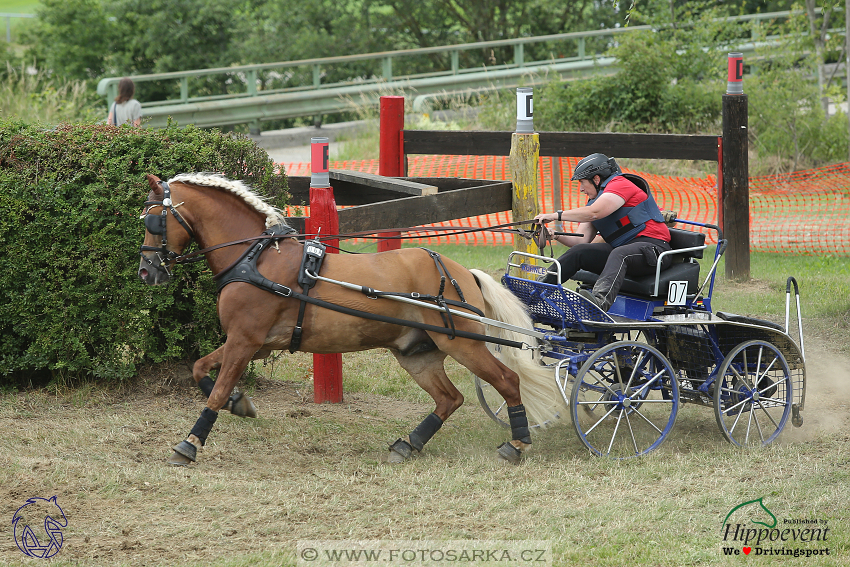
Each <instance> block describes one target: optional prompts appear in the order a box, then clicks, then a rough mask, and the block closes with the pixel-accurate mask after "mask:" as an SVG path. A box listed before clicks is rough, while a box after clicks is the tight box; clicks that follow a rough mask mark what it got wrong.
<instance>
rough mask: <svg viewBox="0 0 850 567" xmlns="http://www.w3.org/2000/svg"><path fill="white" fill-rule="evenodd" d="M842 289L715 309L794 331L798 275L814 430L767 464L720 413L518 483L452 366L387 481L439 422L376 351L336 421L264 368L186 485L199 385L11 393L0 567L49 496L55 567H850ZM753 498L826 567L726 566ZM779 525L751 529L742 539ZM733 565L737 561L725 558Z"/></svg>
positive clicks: (181, 372) (759, 560)
mask: <svg viewBox="0 0 850 567" xmlns="http://www.w3.org/2000/svg"><path fill="white" fill-rule="evenodd" d="M440 251H441V252H443V253H445V254H447V255H449V256H452V257H455V258H457V259H458V260H460V261H461V262H462V263H464V264H465V265H467V266H470V267H473V266H474V267H481V268H483V269H486V270H488V271H490V272H493V273H496V272H497V271H498V270H499V269H500V266H501V264H502V263H503V262H504V258H505V255H504V251H503V250H498V249H487V248H462V247H440ZM847 269H848V263H847V261H846V259H843V260H832V261H830V262H821V263H818V262H817V261H816V260H815V259H809V258H783V257H770V256H768V255H764V256H760V255H754V257H753V275H754V277H755V278H756V279H755V280H754V281H753V282H750V283H747V284H731V283H730V282H727V281H725V280H724V279H723V278H720V279H719V281H718V289H717V293H716V297H715V307H716V308H719V309H723V310H726V311H732V312H738V313H741V314H751V315H759V316H762V317H764V318H770V319H775V320H782V319H783V318H784V288H785V283H784V282H785V277H786V275H788V274H789V273H791V274H793V275H795V276H797V279H798V280H799V281H800V284H801V290H802V292H803V295H802V298H803V305H804V308H803V310H804V315H806V318H805V321H806V322H805V324H804V325H805V326H806V337H807V339H808V343H807V349H806V352H807V368H808V394H807V404H806V408H805V411H804V412H803V417H804V418H805V424H804V426H803V427H802V428H800V429H794V428H791V427H790V426H789V427H788V428H787V429H786V431H785V433H784V434H783V436H782V437H781V438H780V441H779V442H777V443H775V444H774V445H772V446H770V447H767V448H763V449H758V450H744V451H742V450H740V449H736V448H735V447H733V446H732V445H730V444H729V443H727V442H726V441H724V440H723V437H722V435H721V434H720V432H719V431H718V428H717V425H716V423H715V419H714V415H713V411H712V410H711V409H710V408H704V407H697V406H685V407H684V408H683V409H682V410H680V412H679V417H678V421H677V424H676V427H675V428H674V430H673V432H672V433H671V434H670V436H669V437H668V439H667V441H666V442H665V444H664V445H662V446H661V447H660V448H659V449H658V450H656V451H655V452H653V453H651V454H649V455H647V456H645V457H642V458H640V459H633V460H629V461H617V462H611V461H607V460H604V459H599V458H595V457H591V456H590V455H588V453H587V451H586V450H585V449H584V448H583V445H582V444H581V443H580V442H579V441H578V439H577V438H576V435H575V433H574V432H573V430H572V427H571V426H570V425H569V423H567V424H563V425H557V426H555V427H553V428H551V429H549V430H547V431H544V432H541V433H537V434H535V435H534V446H533V449H532V451H531V452H530V454H529V456H528V458H527V459H526V460H525V461H524V462H523V463H522V464H521V465H519V466H506V465H503V464H501V463H499V462H497V461H496V459H495V458H494V455H495V447H496V445H498V444H499V443H501V442H502V441H505V440H507V439H508V432H507V431H506V430H504V429H501V428H499V427H498V426H497V425H496V424H494V423H493V422H491V421H490V420H489V419H488V418H487V417H486V416H485V415H484V413H483V411H482V410H481V409H480V407H478V405H477V403H476V399H475V393H474V388H473V386H472V381H471V379H470V376H469V374H468V372H467V371H466V370H465V369H463V368H462V367H460V366H458V365H457V364H454V363H451V362H450V363H449V364H448V365H447V368H448V371H449V375H450V377H451V378H452V379H453V380H454V381H455V383H456V384H457V385H458V387H459V388H460V389H461V391H462V392H463V394H464V395H465V397H466V400H467V403H466V404H465V405H464V406H463V407H462V408H461V409H460V410H458V412H456V413H455V415H453V416H452V418H451V419H450V420H448V421H447V423H446V424H445V425H444V426H443V428H442V429H441V430H440V431H439V432H438V433H437V435H436V436H435V437H434V439H433V440H432V441H431V442H430V443H429V444H428V446H427V448H426V450H425V452H424V453H423V454H422V455H421V456H420V457H419V458H417V459H415V460H414V461H412V462H409V463H406V464H403V465H390V464H387V463H386V462H385V458H386V444H387V443H388V442H392V441H393V440H394V439H396V438H397V437H399V436H400V435H402V434H404V433H407V432H408V431H409V430H410V429H411V428H412V427H413V426H414V425H415V424H416V423H418V421H419V420H420V419H421V418H422V417H423V416H424V415H426V414H427V413H429V412H430V411H431V410H432V405H431V402H430V399H429V398H428V396H427V395H426V394H425V393H424V392H422V391H421V390H419V389H418V388H417V387H416V386H415V385H414V384H413V383H412V381H411V380H410V379H409V378H407V377H406V375H405V374H404V373H403V372H402V371H401V369H400V368H399V367H398V366H397V365H396V364H395V362H394V360H393V359H392V357H391V356H390V355H389V354H388V353H387V352H385V351H370V352H367V353H360V354H350V355H345V356H344V357H343V360H344V376H345V392H346V394H345V402H344V403H343V404H339V405H327V404H326V405H318V406H317V405H315V404H313V403H312V382H311V376H312V357H311V356H310V355H306V354H303V353H296V354H294V355H288V354H287V355H286V356H281V357H278V358H274V359H269V360H268V361H266V363H265V364H263V363H258V364H255V366H254V369H253V370H254V373H255V375H256V377H254V378H251V379H249V380H248V381H247V383H246V384H245V387H246V389H247V390H248V391H249V393H250V394H251V395H252V396H253V397H254V399H255V401H256V404H257V407H258V409H259V412H260V417H259V418H257V419H254V420H244V419H239V418H235V417H232V416H231V415H230V414H227V413H222V415H221V417H220V418H219V420H218V422H217V423H216V426H215V429H214V430H213V433H212V435H211V436H210V440H209V442H208V443H207V446H206V447H205V448H204V449H203V450H202V451H201V452H200V456H199V463H198V464H196V465H193V466H191V467H188V468H170V467H168V466H166V465H165V463H164V460H165V458H166V457H167V456H168V455H169V454H170V449H169V448H170V447H171V446H172V445H173V444H174V443H176V442H177V441H178V440H180V439H181V438H183V437H184V436H185V434H186V432H187V431H188V429H189V428H190V427H191V425H192V424H193V423H194V420H195V419H196V417H197V415H198V412H199V411H200V409H201V408H202V407H203V401H202V396H201V394H200V392H199V391H198V390H197V389H196V388H195V387H193V386H192V385H190V383H189V375H190V371H189V366H188V365H184V364H177V363H174V364H171V365H166V366H160V367H157V368H146V369H144V371H143V372H142V373H141V375H140V376H139V377H138V378H137V379H135V380H133V381H131V382H130V383H127V384H123V385H121V386H120V387H106V386H103V385H98V384H86V385H82V386H80V387H77V388H73V389H71V388H63V387H53V388H46V389H41V390H37V391H26V392H16V393H7V394H5V395H3V396H2V399H0V431H2V432H3V435H2V438H0V502H2V503H3V510H2V512H0V514H2V516H3V517H5V518H6V519H7V523H6V526H7V528H6V529H5V530H4V531H3V533H4V534H5V535H3V536H0V564H2V565H31V564H33V561H37V560H32V559H26V558H25V557H24V555H23V554H22V553H21V551H19V549H18V548H17V547H16V545H15V540H14V537H13V531H12V527H11V526H10V523H9V522H8V521H9V520H10V519H11V518H12V516H13V514H14V513H15V511H16V510H17V509H18V507H20V506H22V505H23V504H24V503H25V502H26V501H27V499H28V498H32V497H42V498H49V497H51V496H54V495H55V496H57V503H58V504H59V505H60V506H61V507H62V509H63V511H64V512H65V515H66V517H67V527H66V528H65V529H64V530H63V537H64V545H63V547H62V549H61V551H59V553H58V554H57V555H56V557H54V559H53V560H51V564H52V565H62V566H64V565H68V566H70V565H85V566H88V565H127V566H130V565H132V566H136V565H190V566H202V565H203V566H210V565H212V566H223V567H224V566H242V565H252V566H253V565H259V566H261V567H265V566H269V567H271V566H278V565H295V564H296V563H298V564H300V565H309V564H316V563H310V562H305V561H300V562H299V559H298V556H297V555H296V549H297V548H298V544H299V542H304V541H306V540H323V541H326V542H328V543H325V544H323V545H324V546H325V548H327V549H330V548H333V547H334V546H336V547H344V546H345V545H346V542H347V540H353V539H358V540H360V539H363V540H376V539H378V540H387V541H390V542H392V541H405V540H424V539H429V540H435V541H436V543H435V544H434V545H436V546H437V547H439V546H440V545H442V546H443V548H445V547H446V546H450V545H452V544H451V542H453V541H456V540H475V539H486V540H510V541H511V542H513V543H512V544H511V545H522V541H524V540H534V541H537V542H539V541H544V542H547V545H550V546H551V555H550V556H549V558H550V559H551V560H550V561H549V562H548V563H535V564H537V565H544V564H549V565H588V564H590V565H602V566H609V565H612V566H613V565H647V566H650V565H651V566H678V565H740V564H741V562H742V561H746V562H749V563H754V564H758V565H761V564H767V563H771V564H774V563H776V562H780V564H783V565H846V564H847V560H848V552H850V518H848V513H847V511H848V510H850V482H848V481H850V474H848V465H850V455H848V451H847V447H848V440H850V434H848V432H847V431H848V429H847V426H848V421H850V419H848V409H849V408H848V403H847V401H846V398H844V397H843V394H844V393H846V391H847V388H848V386H850V356H848V354H847V352H846V348H847V340H846V331H847V328H846V326H847V324H846V318H847V315H848V311H850V293H848V290H850V276H849V275H848V271H847ZM721 273H722V272H721ZM833 334H834V335H835V339H834V340H833V339H830V338H829V337H831V336H832V335H833ZM758 498H762V502H763V504H764V506H765V507H766V509H768V510H769V511H770V512H771V513H772V514H773V515H774V516H775V517H776V519H777V521H778V523H779V524H778V526H777V527H779V528H783V527H784V526H786V525H788V524H785V523H784V522H785V521H786V520H800V519H816V520H818V521H822V522H825V524H823V525H825V526H828V527H829V528H830V531H829V532H828V539H827V541H825V542H824V541H821V542H797V543H794V544H793V545H792V543H790V542H789V543H784V544H782V543H777V542H773V543H772V544H771V545H770V546H768V547H771V548H779V547H785V548H788V549H803V550H813V549H827V548H828V549H829V555H824V556H818V557H809V558H805V557H803V558H796V559H795V558H793V557H791V558H789V557H779V558H777V557H765V556H756V555H755V553H756V552H757V551H752V550H751V555H750V556H748V557H743V556H741V555H740V553H742V552H743V550H744V548H745V547H753V548H755V546H754V545H753V542H749V543H748V544H747V545H745V544H744V543H742V542H731V543H729V542H727V544H726V545H725V546H724V545H723V539H722V533H721V524H722V522H723V521H724V518H725V517H726V516H727V514H729V513H730V511H732V510H733V509H734V508H735V507H736V506H738V505H739V504H742V503H745V502H748V501H752V500H755V499H758ZM769 519H770V518H769V516H767V514H765V513H763V512H762V513H752V514H751V515H744V514H743V513H739V515H737V516H733V519H732V520H730V522H733V521H734V522H740V523H746V524H749V522H750V521H751V520H759V521H763V520H769ZM766 523H767V522H766ZM792 526H793V525H792ZM441 542H442V543H441ZM502 545H507V544H502ZM724 547H727V548H729V549H730V550H732V552H733V553H734V551H735V550H738V552H739V555H737V556H734V555H733V556H726V555H724V552H723V548H724ZM760 547H761V548H764V547H765V546H760ZM325 548H322V549H320V551H321V550H325V551H327V550H326V549H325ZM332 564H337V565H347V564H349V563H339V562H337V563H332ZM381 564H388V563H381ZM389 564H403V565H418V564H421V563H420V562H409V561H397V562H396V563H389ZM516 564H522V563H516Z"/></svg>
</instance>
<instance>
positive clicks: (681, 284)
mask: <svg viewBox="0 0 850 567" xmlns="http://www.w3.org/2000/svg"><path fill="white" fill-rule="evenodd" d="M687 297H688V282H687V281H674V282H670V287H668V288H667V305H684V304H685V300H686V299H687Z"/></svg>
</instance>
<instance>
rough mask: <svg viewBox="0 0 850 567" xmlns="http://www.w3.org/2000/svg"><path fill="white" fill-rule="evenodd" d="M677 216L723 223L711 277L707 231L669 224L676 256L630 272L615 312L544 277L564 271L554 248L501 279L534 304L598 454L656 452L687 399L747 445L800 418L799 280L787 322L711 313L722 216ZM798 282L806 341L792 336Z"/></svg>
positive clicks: (503, 419) (587, 278)
mask: <svg viewBox="0 0 850 567" xmlns="http://www.w3.org/2000/svg"><path fill="white" fill-rule="evenodd" d="M675 222H676V223H677V224H679V225H680V226H681V225H691V226H697V227H703V228H705V229H708V230H714V231H716V232H717V236H718V245H717V247H716V249H715V255H714V262H713V264H712V265H711V268H710V269H709V271H708V273H707V274H705V277H704V279H703V280H702V283H700V264H699V263H698V262H697V260H698V259H699V258H702V257H703V252H704V251H705V250H706V249H707V248H708V246H707V245H706V244H705V236H706V235H705V234H704V233H702V232H696V231H692V230H684V229H680V228H671V229H670V233H671V237H672V240H671V247H672V250H671V251H669V252H665V253H664V254H670V255H672V256H673V260H674V263H673V265H672V266H671V267H670V268H668V269H667V270H664V271H660V272H656V274H655V275H654V276H646V277H643V278H640V279H629V278H627V279H626V281H625V283H624V285H623V287H622V289H621V290H620V294H619V295H618V296H617V299H616V301H615V303H614V304H613V305H612V306H611V308H610V309H609V310H608V312H607V313H606V312H604V311H602V310H601V309H600V308H599V307H597V306H596V305H595V304H594V303H592V302H590V301H588V300H587V299H585V298H584V297H582V296H581V295H579V294H578V293H577V292H575V291H572V290H571V289H568V288H567V287H565V285H566V282H565V284H564V285H557V284H547V283H543V282H540V281H536V280H537V279H538V278H539V277H540V276H541V275H543V274H545V272H546V270H547V265H548V264H551V265H552V267H551V269H553V270H555V269H558V270H559V269H560V266H559V265H558V264H557V262H554V260H553V259H552V258H548V257H545V256H538V255H534V254H527V253H524V252H513V253H511V255H510V257H509V259H508V263H507V269H506V271H505V275H504V277H503V278H502V282H503V283H504V285H505V286H507V287H508V289H510V290H511V291H512V292H513V294H514V295H516V296H517V297H518V298H519V299H520V300H521V301H522V302H523V303H524V304H525V305H526V306H527V308H528V311H529V313H530V314H531V317H532V320H533V321H534V330H535V331H536V336H537V337H538V340H540V341H541V343H542V345H543V346H542V348H541V354H542V355H543V358H542V360H541V364H546V365H547V366H549V367H551V369H552V379H553V380H555V381H556V382H557V385H558V389H559V390H560V392H561V395H562V396H563V399H564V402H565V404H566V405H567V407H568V408H569V413H570V417H571V420H572V423H573V425H574V427H575V431H576V433H577V434H578V436H579V438H580V439H581V441H582V442H583V443H584V444H585V445H586V446H587V447H588V448H589V449H590V451H591V452H593V453H594V454H596V455H600V456H606V457H612V458H627V457H634V456H638V455H642V454H645V453H648V452H649V451H652V450H653V449H655V448H656V447H658V446H659V445H660V444H661V443H662V442H663V441H664V439H665V438H666V437H667V436H668V434H669V433H670V431H671V430H672V429H673V425H674V424H675V422H676V416H677V415H678V412H679V408H680V404H683V403H694V404H699V405H703V406H709V407H712V408H713V409H714V415H715V418H716V420H717V425H718V426H719V427H720V431H721V432H722V434H723V435H724V437H725V438H726V439H727V440H729V441H730V442H731V443H734V444H735V445H739V446H751V445H767V444H769V443H771V442H772V441H774V440H775V439H776V438H777V437H778V436H779V434H780V433H781V432H782V431H783V429H784V428H785V426H786V424H787V423H788V421H789V420H790V421H791V422H792V423H793V424H794V425H795V426H797V427H799V426H801V425H802V417H801V416H800V411H801V410H802V409H803V404H804V401H805V394H806V381H805V364H804V349H803V335H802V319H801V316H800V301H799V289H798V287H797V282H796V281H795V280H794V278H788V283H787V289H786V305H785V326H784V327H782V326H781V325H778V324H775V323H772V322H769V321H763V320H759V319H754V318H751V317H744V316H739V315H734V314H731V313H723V312H720V311H718V312H714V311H713V310H712V305H711V296H712V292H713V288H714V277H715V274H716V269H717V266H718V262H719V260H720V257H721V256H722V254H723V251H724V250H725V248H726V241H724V240H723V239H722V234H721V233H720V230H719V229H718V228H717V227H715V226H712V225H708V224H702V223H697V222H690V221H686V220H681V219H676V221H675ZM660 264H661V263H660V262H659V266H660ZM559 276H560V274H559ZM596 277H597V276H596V275H595V274H592V273H589V272H584V271H581V272H579V273H577V274H576V275H575V276H574V278H573V279H574V280H575V281H574V282H570V283H571V284H577V286H578V287H579V288H581V287H582V286H592V285H593V283H594V282H595V281H596ZM558 281H560V277H559V278H558ZM792 285H793V287H794V294H795V297H796V313H797V331H798V335H797V336H798V339H799V343H797V342H795V340H794V339H793V338H792V337H791V335H790V334H789V330H790V329H789V313H790V300H791V287H792ZM541 335H542V338H540V337H541ZM475 383H476V390H477V394H478V399H479V401H480V402H481V405H482V407H483V408H484V410H485V412H486V413H487V414H488V415H489V416H490V417H491V418H492V419H494V420H495V421H496V422H498V423H500V424H502V425H504V426H506V427H507V426H508V423H507V421H508V420H507V416H506V415H505V414H506V411H507V410H506V408H505V407H504V401H503V400H502V399H501V397H500V396H499V395H498V394H497V393H496V392H495V391H494V390H493V388H492V387H491V386H489V385H488V384H487V383H486V382H484V381H482V380H479V379H477V378H476V380H475ZM538 425H539V424H538Z"/></svg>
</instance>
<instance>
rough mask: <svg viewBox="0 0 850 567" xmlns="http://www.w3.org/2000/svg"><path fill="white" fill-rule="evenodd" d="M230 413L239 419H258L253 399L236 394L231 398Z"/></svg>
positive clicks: (240, 393)
mask: <svg viewBox="0 0 850 567" xmlns="http://www.w3.org/2000/svg"><path fill="white" fill-rule="evenodd" d="M230 413H232V414H233V415H238V416H239V417H257V408H256V406H254V402H252V401H251V398H249V397H248V396H246V395H245V394H243V393H242V392H236V393H235V394H233V395H232V396H231V397H230Z"/></svg>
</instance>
